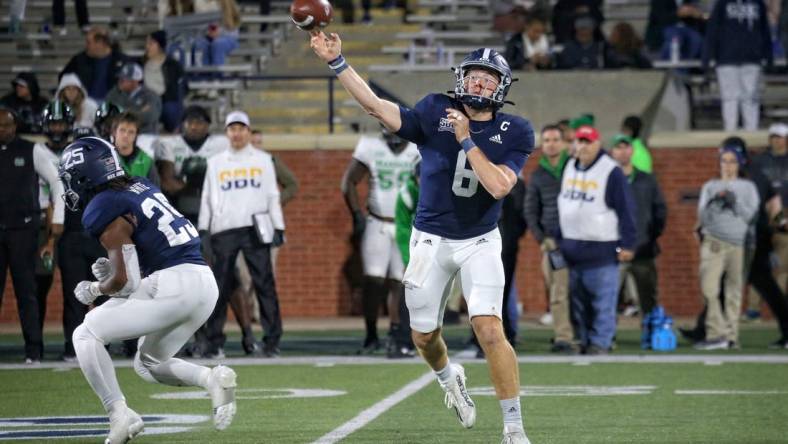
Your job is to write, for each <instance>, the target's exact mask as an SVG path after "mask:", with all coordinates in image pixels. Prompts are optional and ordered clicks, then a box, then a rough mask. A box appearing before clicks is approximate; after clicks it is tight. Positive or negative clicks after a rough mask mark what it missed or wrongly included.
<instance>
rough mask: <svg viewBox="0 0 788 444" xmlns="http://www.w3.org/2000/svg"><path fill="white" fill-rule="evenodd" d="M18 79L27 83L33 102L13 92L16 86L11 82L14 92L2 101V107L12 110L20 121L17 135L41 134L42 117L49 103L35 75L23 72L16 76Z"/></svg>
mask: <svg viewBox="0 0 788 444" xmlns="http://www.w3.org/2000/svg"><path fill="white" fill-rule="evenodd" d="M16 79H20V80H24V81H25V83H27V88H28V89H29V90H30V97H31V100H30V101H27V100H22V99H20V98H19V97H17V96H16V91H14V90H13V88H14V84H13V82H11V88H12V90H11V92H10V93H8V94H6V95H5V96H3V98H2V99H0V105H2V106H4V107H6V108H8V109H11V110H12V111H14V113H15V114H16V118H17V119H18V120H17V125H16V132H17V134H40V133H41V117H42V113H43V112H44V108H46V106H47V103H48V101H47V99H46V98H45V97H41V89H40V87H39V86H38V79H37V78H36V75H35V74H33V73H32V72H22V73H19V75H17V76H16ZM16 79H14V80H16Z"/></svg>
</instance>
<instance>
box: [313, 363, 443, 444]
mask: <svg viewBox="0 0 788 444" xmlns="http://www.w3.org/2000/svg"><path fill="white" fill-rule="evenodd" d="M434 380H435V373H433V372H431V371H430V372H427V373H425V374H423V375H421V376H420V377H419V378H418V379H416V380H414V381H411V382H410V383H408V384H407V385H406V386H404V387H402V388H401V389H399V390H397V391H396V392H394V393H392V394H391V395H389V396H388V397H386V398H385V399H383V400H382V401H380V402H378V403H376V404H374V405H373V406H372V407H369V408H368V409H366V410H364V411H362V412H361V413H359V414H358V415H356V417H355V418H353V419H351V420H350V421H348V422H346V423H344V424H342V425H341V426H339V427H337V428H336V429H334V430H332V431H330V432H328V433H327V434H325V435H323V436H321V437H320V438H318V439H317V441H315V442H314V443H313V444H334V443H336V442H339V441H341V440H343V439H345V438H347V437H348V435H350V434H351V433H353V432H355V431H356V430H359V429H360V428H362V427H364V426H365V425H367V424H369V423H370V422H372V421H374V420H375V418H377V417H378V416H380V415H382V414H383V413H385V412H386V411H388V410H389V409H391V408H392V407H394V406H395V405H397V404H399V403H400V402H402V401H404V400H405V399H407V398H408V397H409V396H410V395H412V394H414V393H416V392H418V391H419V390H421V389H423V388H424V387H426V386H427V385H428V384H429V383H431V382H433V381H434Z"/></svg>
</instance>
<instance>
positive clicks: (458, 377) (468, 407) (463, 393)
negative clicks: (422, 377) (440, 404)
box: [438, 364, 476, 429]
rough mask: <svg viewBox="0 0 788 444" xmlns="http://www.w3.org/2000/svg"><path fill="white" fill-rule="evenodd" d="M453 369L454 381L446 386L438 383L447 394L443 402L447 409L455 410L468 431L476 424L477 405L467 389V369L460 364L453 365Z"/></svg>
mask: <svg viewBox="0 0 788 444" xmlns="http://www.w3.org/2000/svg"><path fill="white" fill-rule="evenodd" d="M452 368H454V373H455V375H454V380H453V381H450V382H449V383H447V384H446V385H444V384H443V383H441V382H440V381H438V383H439V384H440V386H441V388H442V389H443V391H444V392H446V396H445V398H444V400H443V401H444V402H445V403H446V408H447V409H451V408H454V412H455V413H456V414H457V419H459V420H460V424H462V426H463V427H465V428H466V429H470V428H471V427H473V424H474V423H475V422H476V405H475V404H474V403H473V400H472V399H471V397H470V395H468V390H467V389H466V388H465V379H466V378H465V369H464V368H463V367H462V366H461V365H459V364H452Z"/></svg>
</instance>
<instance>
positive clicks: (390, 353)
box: [386, 341, 416, 359]
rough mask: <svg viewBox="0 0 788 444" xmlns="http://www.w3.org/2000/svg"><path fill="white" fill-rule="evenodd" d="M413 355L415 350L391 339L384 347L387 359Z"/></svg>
mask: <svg viewBox="0 0 788 444" xmlns="http://www.w3.org/2000/svg"><path fill="white" fill-rule="evenodd" d="M414 356H416V350H414V349H412V348H410V347H408V346H406V345H399V344H397V343H396V341H391V342H390V343H389V345H388V347H387V348H386V357H387V358H389V359H403V358H412V357H414Z"/></svg>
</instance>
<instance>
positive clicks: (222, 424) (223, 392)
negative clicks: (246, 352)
mask: <svg viewBox="0 0 788 444" xmlns="http://www.w3.org/2000/svg"><path fill="white" fill-rule="evenodd" d="M235 379H236V375H235V372H234V371H233V369H231V368H230V367H226V366H224V365H217V366H216V367H214V368H212V369H211V375H210V376H209V377H208V394H209V395H210V396H211V404H212V406H213V426H214V427H215V428H216V430H224V429H226V428H227V427H229V426H230V424H231V423H232V422H233V417H234V416H235V411H236V405H235V386H236V382H235Z"/></svg>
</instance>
